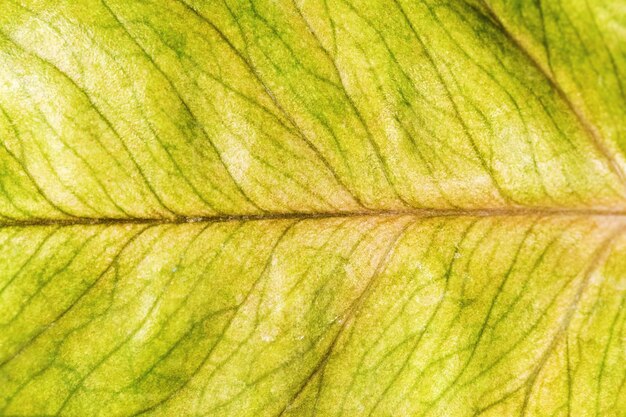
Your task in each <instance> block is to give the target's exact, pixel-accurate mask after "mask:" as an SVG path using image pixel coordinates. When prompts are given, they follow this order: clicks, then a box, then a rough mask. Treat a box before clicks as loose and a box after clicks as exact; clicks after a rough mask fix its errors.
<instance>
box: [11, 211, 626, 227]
mask: <svg viewBox="0 0 626 417" xmlns="http://www.w3.org/2000/svg"><path fill="white" fill-rule="evenodd" d="M520 216H527V217H535V216H539V217H565V216H570V217H625V218H626V208H625V209H606V208H551V207H537V208H532V207H528V208H526V207H514V208H477V209H409V210H371V211H336V212H315V213H311V212H300V213H298V212H292V213H263V214H232V215H226V214H225V215H210V216H206V215H198V216H180V217H127V218H113V217H101V218H93V217H76V218H64V219H53V218H50V219H42V218H37V219H23V220H10V221H0V228H8V227H29V226H76V225H116V224H119V225H124V224H186V223H223V222H249V221H270V220H277V221H278V220H315V219H333V218H350V217H352V218H359V217H361V218H368V217H369V218H375V217H415V218H428V217H520Z"/></svg>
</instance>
